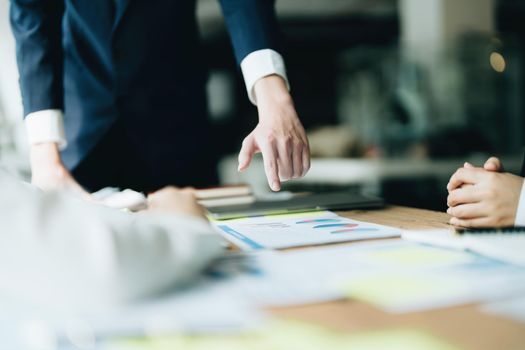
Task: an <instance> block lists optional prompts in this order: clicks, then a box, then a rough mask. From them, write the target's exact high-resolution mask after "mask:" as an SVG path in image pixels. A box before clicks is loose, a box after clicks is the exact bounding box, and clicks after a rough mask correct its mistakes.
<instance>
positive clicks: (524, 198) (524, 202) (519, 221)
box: [514, 183, 525, 226]
mask: <svg viewBox="0 0 525 350" xmlns="http://www.w3.org/2000/svg"><path fill="white" fill-rule="evenodd" d="M514 225H515V226H525V183H524V184H523V185H522V186H521V194H520V201H519V202H518V209H517V211H516V220H515V221H514Z"/></svg>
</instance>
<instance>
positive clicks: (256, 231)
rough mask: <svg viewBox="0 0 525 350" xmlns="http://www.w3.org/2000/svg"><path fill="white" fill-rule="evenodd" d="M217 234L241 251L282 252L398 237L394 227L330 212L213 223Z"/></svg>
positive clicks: (399, 232)
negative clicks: (285, 249)
mask: <svg viewBox="0 0 525 350" xmlns="http://www.w3.org/2000/svg"><path fill="white" fill-rule="evenodd" d="M214 224H215V226H216V227H217V229H218V231H219V232H220V233H221V234H222V235H223V236H224V237H225V238H226V239H228V240H229V241H231V242H232V243H234V244H236V245H238V246H239V247H240V248H241V249H243V250H260V249H283V248H291V247H299V246H308V245H318V244H326V243H337V242H350V241H360V240H367V239H379V238H390V237H399V236H400V235H401V231H400V230H398V229H395V228H391V227H387V226H381V225H376V224H371V223H366V222H361V221H356V220H352V219H348V218H344V217H341V216H338V215H337V214H335V213H333V212H330V211H319V212H311V213H301V214H287V215H275V216H264V217H254V218H243V219H234V220H224V221H216V222H215V223H214Z"/></svg>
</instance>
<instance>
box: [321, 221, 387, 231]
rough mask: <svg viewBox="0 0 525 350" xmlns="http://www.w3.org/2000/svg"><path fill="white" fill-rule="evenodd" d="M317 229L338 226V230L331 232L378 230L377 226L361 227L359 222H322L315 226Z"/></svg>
mask: <svg viewBox="0 0 525 350" xmlns="http://www.w3.org/2000/svg"><path fill="white" fill-rule="evenodd" d="M314 228H315V229H325V228H338V230H335V231H331V232H330V233H331V234H338V233H356V232H374V231H378V229H377V228H373V227H360V228H359V224H355V223H338V224H322V225H316V226H314Z"/></svg>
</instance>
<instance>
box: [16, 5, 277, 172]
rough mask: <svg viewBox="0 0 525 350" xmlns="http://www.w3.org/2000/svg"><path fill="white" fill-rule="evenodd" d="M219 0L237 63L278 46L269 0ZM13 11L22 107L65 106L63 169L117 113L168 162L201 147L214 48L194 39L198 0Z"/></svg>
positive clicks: (196, 152) (34, 7)
mask: <svg viewBox="0 0 525 350" xmlns="http://www.w3.org/2000/svg"><path fill="white" fill-rule="evenodd" d="M220 2H221V6H222V9H223V12H224V16H225V19H226V23H227V26H228V29H229V32H230V36H231V39H232V42H233V46H234V48H235V55H236V58H237V60H238V61H239V62H240V61H241V60H242V59H243V58H244V57H246V56H247V55H248V54H249V53H251V52H253V51H256V50H259V49H264V48H272V49H275V50H278V49H279V48H278V43H277V41H278V26H277V21H276V17H275V11H274V0H220ZM10 18H11V24H12V28H13V32H14V35H15V38H16V42H17V58H18V66H19V71H20V83H21V90H22V96H23V102H24V109H25V114H26V115H27V114H28V113H31V112H35V111H39V110H43V109H62V110H63V111H64V115H65V127H66V136H67V139H68V144H69V146H68V148H67V149H66V151H65V152H64V153H63V160H64V162H65V163H66V165H67V166H68V167H69V168H74V167H75V166H76V165H77V164H79V162H81V160H82V159H83V158H84V157H86V155H87V154H88V153H89V151H90V150H91V149H92V148H93V147H94V146H95V145H96V144H97V142H99V140H100V139H101V137H103V135H104V133H105V132H106V131H107V130H109V128H110V127H111V125H112V124H114V122H115V121H116V120H117V119H119V118H123V119H125V123H126V125H127V128H128V129H129V130H131V132H130V135H131V137H134V138H136V139H137V142H141V144H142V145H143V147H144V148H145V149H147V150H148V152H150V153H151V154H155V153H156V151H157V150H160V149H161V148H165V147H167V145H166V144H165V143H163V142H161V141H160V140H163V139H164V140H165V139H169V140H171V141H170V142H172V146H173V147H174V148H175V149H180V150H179V151H178V152H179V154H177V157H176V159H175V160H174V161H179V162H182V163H184V159H187V158H188V157H195V156H199V155H203V154H205V148H207V147H209V145H208V144H207V142H206V139H207V137H206V133H207V132H208V127H207V118H206V101H205V89H204V85H205V80H206V73H205V69H204V61H205V60H208V59H213V52H203V50H202V48H201V47H200V46H199V37H198V30H197V23H196V18H195V0H11V12H10ZM196 135H199V136H201V137H200V138H196ZM188 145H191V146H190V147H188Z"/></svg>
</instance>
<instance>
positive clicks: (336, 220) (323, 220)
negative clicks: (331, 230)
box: [296, 219, 341, 224]
mask: <svg viewBox="0 0 525 350" xmlns="http://www.w3.org/2000/svg"><path fill="white" fill-rule="evenodd" d="M340 221H341V219H312V220H303V221H299V222H296V224H313V223H317V222H340Z"/></svg>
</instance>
